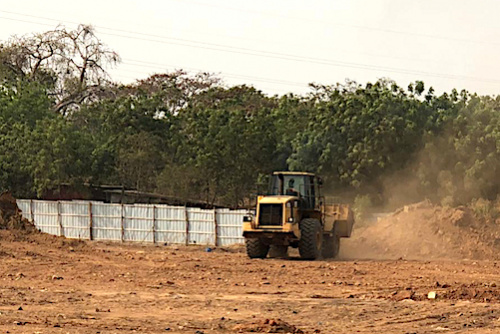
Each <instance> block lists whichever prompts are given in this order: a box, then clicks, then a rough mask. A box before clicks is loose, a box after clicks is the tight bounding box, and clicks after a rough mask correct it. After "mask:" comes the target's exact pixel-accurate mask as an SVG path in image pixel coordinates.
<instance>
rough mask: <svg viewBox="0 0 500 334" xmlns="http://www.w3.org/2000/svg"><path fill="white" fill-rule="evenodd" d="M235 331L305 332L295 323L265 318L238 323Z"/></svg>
mask: <svg viewBox="0 0 500 334" xmlns="http://www.w3.org/2000/svg"><path fill="white" fill-rule="evenodd" d="M234 331H236V332H237V333H294V334H302V333H304V331H302V330H301V329H298V328H297V327H295V326H294V325H290V324H289V323H287V322H285V321H283V320H281V319H277V320H271V319H265V320H261V321H256V322H252V323H249V324H241V325H237V326H236V327H234Z"/></svg>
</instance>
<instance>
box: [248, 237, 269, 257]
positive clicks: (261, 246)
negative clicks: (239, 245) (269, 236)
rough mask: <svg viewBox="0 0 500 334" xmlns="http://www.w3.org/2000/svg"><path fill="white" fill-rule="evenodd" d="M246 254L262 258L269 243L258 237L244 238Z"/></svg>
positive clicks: (267, 250)
mask: <svg viewBox="0 0 500 334" xmlns="http://www.w3.org/2000/svg"><path fill="white" fill-rule="evenodd" d="M245 243H246V246H247V255H248V257H249V258H251V259H264V258H265V257H266V256H267V253H268V252H269V245H267V244H265V243H264V242H262V240H260V239H258V238H252V239H246V240H245Z"/></svg>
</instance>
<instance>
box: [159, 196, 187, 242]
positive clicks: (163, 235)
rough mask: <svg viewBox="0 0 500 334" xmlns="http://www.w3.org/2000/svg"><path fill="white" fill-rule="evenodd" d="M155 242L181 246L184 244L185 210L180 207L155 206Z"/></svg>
mask: <svg viewBox="0 0 500 334" xmlns="http://www.w3.org/2000/svg"><path fill="white" fill-rule="evenodd" d="M155 219H156V227H155V233H156V235H155V241H156V242H160V243H165V242H166V243H173V244H182V243H185V242H186V208H185V207H182V206H167V205H158V206H156V214H155Z"/></svg>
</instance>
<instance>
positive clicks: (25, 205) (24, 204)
mask: <svg viewBox="0 0 500 334" xmlns="http://www.w3.org/2000/svg"><path fill="white" fill-rule="evenodd" d="M17 206H18V207H19V210H21V214H22V216H23V218H26V219H28V220H29V221H32V220H33V217H32V216H31V200H29V199H18V200H17Z"/></svg>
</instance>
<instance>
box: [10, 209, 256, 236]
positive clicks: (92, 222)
mask: <svg viewBox="0 0 500 334" xmlns="http://www.w3.org/2000/svg"><path fill="white" fill-rule="evenodd" d="M17 205H18V206H19V208H20V209H21V210H22V214H23V216H24V217H25V218H27V219H29V220H30V221H33V222H34V224H35V226H36V227H37V228H39V229H40V230H41V231H43V232H45V233H49V234H54V235H61V236H66V237H67V238H78V239H90V240H114V241H136V242H153V243H165V242H167V243H169V244H170V243H172V244H201V245H217V246H224V245H231V244H238V243H242V242H243V237H242V236H241V235H242V221H243V216H244V215H245V214H246V212H247V211H246V210H229V209H214V210H206V209H198V208H187V207H179V206H168V205H152V204H134V205H130V204H107V203H102V202H88V201H37V200H17Z"/></svg>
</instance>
